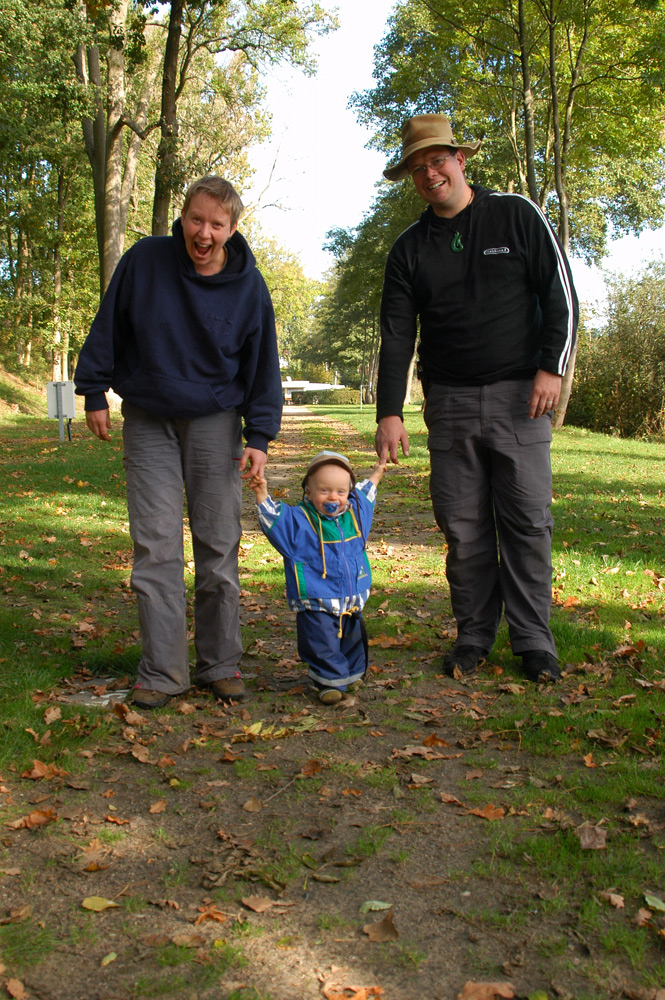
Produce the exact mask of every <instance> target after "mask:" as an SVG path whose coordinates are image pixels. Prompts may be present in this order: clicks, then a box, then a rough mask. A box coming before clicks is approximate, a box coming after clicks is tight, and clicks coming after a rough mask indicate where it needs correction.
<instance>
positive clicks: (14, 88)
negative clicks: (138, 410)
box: [0, 0, 96, 378]
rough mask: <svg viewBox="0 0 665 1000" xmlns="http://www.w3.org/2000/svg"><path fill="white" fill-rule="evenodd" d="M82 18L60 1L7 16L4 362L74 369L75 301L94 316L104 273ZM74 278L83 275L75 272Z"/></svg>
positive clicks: (20, 5) (2, 53)
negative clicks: (80, 131) (81, 77)
mask: <svg viewBox="0 0 665 1000" xmlns="http://www.w3.org/2000/svg"><path fill="white" fill-rule="evenodd" d="M78 27H79V24H78V20H77V18H76V17H74V16H73V15H72V14H71V13H70V12H69V11H68V10H67V9H66V8H64V7H63V6H62V4H61V3H58V2H57V0H44V3H42V4H41V5H40V6H39V9H37V8H36V7H35V5H34V4H31V3H29V2H26V0H7V2H6V3H5V4H4V5H3V10H2V13H1V14H0V219H1V227H2V228H1V233H0V259H1V261H2V267H1V269H0V275H1V276H0V284H1V286H2V293H3V294H2V306H1V316H2V333H1V334H0V337H1V343H2V358H3V362H4V363H5V364H7V365H8V366H9V367H11V368H14V367H15V366H16V365H17V364H18V365H19V366H21V367H28V366H32V367H34V368H36V369H37V370H39V369H40V368H42V366H45V365H47V364H49V365H51V366H52V374H53V376H54V377H56V378H60V377H63V376H64V377H66V376H67V359H68V349H69V343H68V338H69V334H70V332H72V333H75V330H74V328H73V327H72V324H71V322H70V315H69V309H70V302H71V298H72V294H73V289H74V288H76V293H77V295H78V306H79V310H78V315H79V317H80V318H79V323H85V320H86V315H87V314H86V312H85V308H84V306H83V303H84V302H85V301H86V299H87V295H86V287H87V284H88V281H89V278H90V275H91V274H94V273H95V271H96V263H95V261H94V254H93V255H92V256H91V254H90V245H89V242H88V229H87V227H88V223H89V217H88V213H87V208H86V202H87V197H88V194H89V192H88V190H87V189H86V186H85V182H84V177H85V164H84V163H83V160H82V157H81V155H80V150H79V140H78V135H76V137H75V134H76V131H77V123H78V121H79V120H80V116H81V114H82V113H83V94H82V93H81V88H80V86H79V84H78V83H77V81H76V78H75V76H74V73H73V67H72V65H71V44H72V39H75V38H76V32H77V30H78ZM70 273H71V274H74V275H75V282H70V283H68V282H67V279H66V276H67V275H69V274H70Z"/></svg>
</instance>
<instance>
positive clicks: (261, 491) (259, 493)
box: [247, 475, 268, 504]
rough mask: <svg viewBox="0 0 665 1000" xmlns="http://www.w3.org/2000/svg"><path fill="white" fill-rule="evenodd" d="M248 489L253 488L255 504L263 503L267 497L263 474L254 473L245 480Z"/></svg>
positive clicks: (266, 485)
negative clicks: (254, 474)
mask: <svg viewBox="0 0 665 1000" xmlns="http://www.w3.org/2000/svg"><path fill="white" fill-rule="evenodd" d="M247 485H248V486H249V488H250V490H254V496H255V498H256V502H257V504H260V503H263V501H264V500H266V499H267V497H268V483H267V480H266V478H265V476H263V475H261V476H259V475H256V476H253V477H252V478H251V479H248V480H247Z"/></svg>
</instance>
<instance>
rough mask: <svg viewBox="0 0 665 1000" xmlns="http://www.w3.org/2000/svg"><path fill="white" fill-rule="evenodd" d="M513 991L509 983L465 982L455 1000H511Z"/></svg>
mask: <svg viewBox="0 0 665 1000" xmlns="http://www.w3.org/2000/svg"><path fill="white" fill-rule="evenodd" d="M514 996H515V989H514V987H513V986H512V985H511V983H474V982H472V981H471V980H469V981H468V982H466V983H465V984H464V986H463V988H462V992H461V993H458V994H457V1000H513V998H514Z"/></svg>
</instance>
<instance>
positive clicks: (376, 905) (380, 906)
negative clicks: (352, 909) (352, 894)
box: [360, 899, 393, 913]
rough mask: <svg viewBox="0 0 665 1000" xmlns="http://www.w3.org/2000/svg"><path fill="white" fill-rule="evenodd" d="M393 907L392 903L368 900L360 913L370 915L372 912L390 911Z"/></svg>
mask: <svg viewBox="0 0 665 1000" xmlns="http://www.w3.org/2000/svg"><path fill="white" fill-rule="evenodd" d="M392 905H393V904H392V903H382V902H381V901H380V900H378V899H368V900H367V901H366V902H365V903H363V904H362V905H361V907H360V912H361V913H369V912H370V911H372V910H390V909H391V908H392Z"/></svg>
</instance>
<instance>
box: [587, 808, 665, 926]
mask: <svg viewBox="0 0 665 1000" xmlns="http://www.w3.org/2000/svg"><path fill="white" fill-rule="evenodd" d="M575 833H576V834H577V836H578V837H579V839H580V847H581V848H582V850H583V851H602V850H604V849H605V847H606V846H607V843H606V842H607V830H604V829H603V827H602V826H591V824H590V823H582V825H581V826H578V827H577V829H576V830H575ZM664 909H665V907H664Z"/></svg>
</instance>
